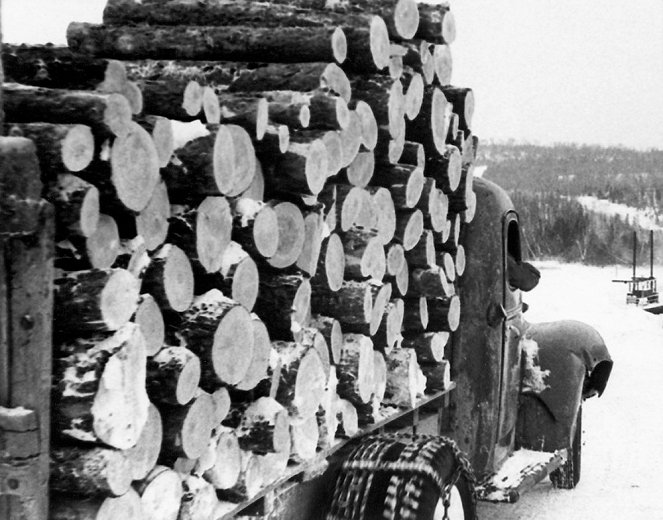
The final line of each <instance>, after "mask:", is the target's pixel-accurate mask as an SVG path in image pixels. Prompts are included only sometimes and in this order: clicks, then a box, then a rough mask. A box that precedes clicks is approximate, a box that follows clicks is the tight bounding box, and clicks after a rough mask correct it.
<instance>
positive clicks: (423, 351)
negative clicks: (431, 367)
mask: <svg viewBox="0 0 663 520" xmlns="http://www.w3.org/2000/svg"><path fill="white" fill-rule="evenodd" d="M447 341H449V333H448V332H423V333H419V334H414V335H406V336H405V338H404V339H403V347H405V348H411V349H413V350H414V351H415V352H416V353H417V361H418V362H419V363H439V362H440V361H442V359H443V358H444V347H445V345H446V344H447Z"/></svg>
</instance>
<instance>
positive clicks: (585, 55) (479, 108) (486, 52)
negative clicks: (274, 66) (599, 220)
mask: <svg viewBox="0 0 663 520" xmlns="http://www.w3.org/2000/svg"><path fill="white" fill-rule="evenodd" d="M1 1H2V26H3V33H4V41H6V42H12V43H22V42H29V43H46V42H54V43H60V44H63V43H64V42H65V32H66V27H67V24H68V23H69V22H70V21H89V22H96V23H98V22H100V20H101V12H102V10H103V7H104V5H105V3H106V0H1ZM451 6H452V9H453V11H454V13H455V18H456V25H457V27H458V37H457V39H456V41H455V42H454V43H453V45H452V53H453V58H454V74H453V83H454V84H456V85H458V86H465V87H471V88H473V89H474V91H475V98H476V111H475V117H474V129H473V130H474V133H475V134H476V135H478V136H479V137H480V138H481V139H488V140H507V139H515V140H517V141H527V142H533V143H541V144H552V143H556V142H567V143H579V144H583V143H584V144H600V145H606V146H607V145H623V146H627V147H631V148H639V149H646V148H657V149H663V0H637V1H633V2H625V1H624V0H502V1H497V0H452V1H451Z"/></svg>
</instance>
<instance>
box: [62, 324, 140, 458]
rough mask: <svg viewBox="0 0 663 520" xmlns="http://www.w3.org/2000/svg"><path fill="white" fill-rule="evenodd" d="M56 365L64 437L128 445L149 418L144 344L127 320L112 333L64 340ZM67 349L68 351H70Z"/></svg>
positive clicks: (130, 444) (134, 440)
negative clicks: (60, 356) (66, 341)
mask: <svg viewBox="0 0 663 520" xmlns="http://www.w3.org/2000/svg"><path fill="white" fill-rule="evenodd" d="M59 348H60V351H61V353H62V354H64V355H65V356H66V357H62V358H60V359H58V360H57V362H56V364H55V369H54V373H55V378H54V380H55V381H56V383H55V385H54V388H53V399H54V401H55V402H56V403H57V405H56V406H55V407H54V420H53V427H54V429H55V431H56V432H57V433H58V434H60V435H62V436H65V437H68V438H72V439H76V440H81V441H86V442H102V443H104V444H106V445H108V446H112V447H115V448H119V449H127V448H130V447H131V446H133V445H135V444H136V442H137V441H138V438H139V436H140V433H141V431H142V430H143V427H144V426H145V422H146V421H147V409H148V406H149V401H148V398H147V393H146V392H145V343H144V339H143V336H142V334H141V332H140V330H139V329H138V327H137V326H136V325H134V324H132V323H128V324H126V325H125V326H124V327H122V328H121V329H120V330H119V331H117V332H116V333H114V334H112V335H97V336H91V337H89V338H86V339H82V338H80V339H77V340H75V341H73V342H70V343H66V344H61V345H60V346H59ZM67 354H68V355H67Z"/></svg>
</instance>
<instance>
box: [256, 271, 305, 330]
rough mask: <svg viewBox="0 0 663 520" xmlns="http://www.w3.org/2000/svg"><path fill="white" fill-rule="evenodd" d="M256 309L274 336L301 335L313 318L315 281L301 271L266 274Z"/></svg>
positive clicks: (262, 281) (261, 280) (262, 278)
mask: <svg viewBox="0 0 663 520" xmlns="http://www.w3.org/2000/svg"><path fill="white" fill-rule="evenodd" d="M255 312H256V314H257V315H258V316H260V318H261V319H262V320H263V321H264V322H265V325H266V326H267V329H268V330H269V334H270V336H271V337H272V338H276V339H285V340H292V339H297V338H299V335H300V333H301V330H302V328H303V327H305V326H307V324H308V320H309V319H310V317H311V284H310V282H309V281H308V279H307V278H305V277H304V276H303V275H301V274H272V275H271V276H270V274H269V273H264V274H263V276H261V278H260V290H259V292H258V298H257V300H256V305H255Z"/></svg>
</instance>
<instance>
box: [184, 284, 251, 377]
mask: <svg viewBox="0 0 663 520" xmlns="http://www.w3.org/2000/svg"><path fill="white" fill-rule="evenodd" d="M176 333H177V335H178V336H180V337H181V338H183V339H184V341H185V344H186V345H187V346H188V348H189V349H191V350H192V351H193V352H194V353H195V354H197V355H198V357H200V361H201V365H202V369H203V370H202V379H201V386H202V388H204V389H206V390H214V389H216V388H218V387H219V386H220V385H221V384H227V385H235V384H237V383H239V382H240V381H241V380H242V379H243V378H244V376H245V375H246V371H247V370H248V367H249V365H250V363H251V358H252V354H253V326H252V325H251V316H250V314H249V312H248V311H247V310H246V309H245V308H244V307H242V306H241V305H239V304H238V303H237V302H235V301H233V300H231V299H229V298H226V297H225V296H223V295H222V294H221V292H220V291H218V290H211V291H208V292H207V293H205V294H203V295H201V296H198V297H197V298H196V299H195V300H194V302H193V304H192V305H191V307H190V308H189V309H188V310H187V311H186V312H185V313H184V314H183V315H182V322H181V324H180V325H179V326H178V327H177V331H176Z"/></svg>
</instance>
